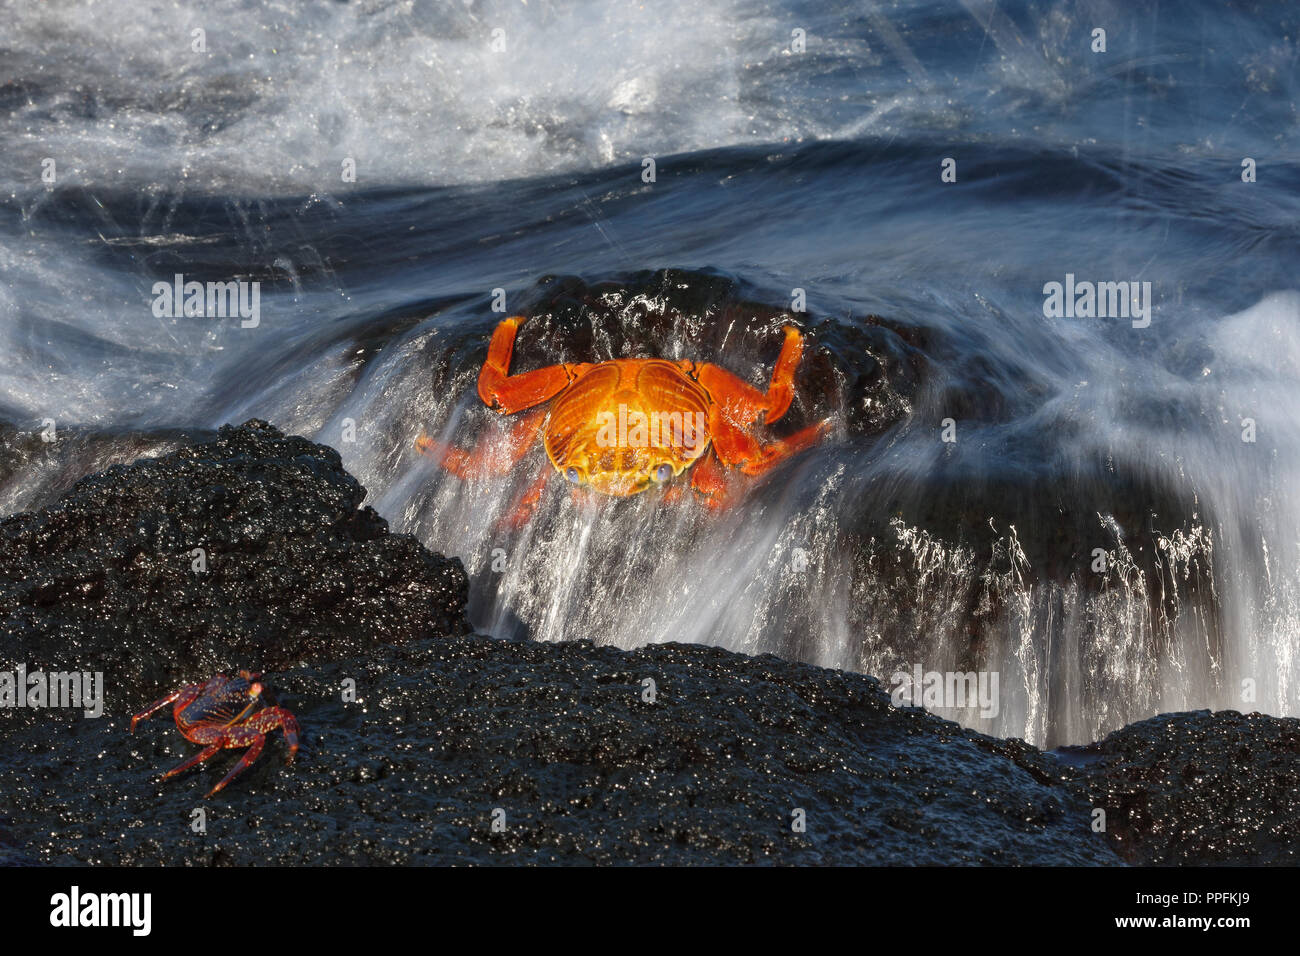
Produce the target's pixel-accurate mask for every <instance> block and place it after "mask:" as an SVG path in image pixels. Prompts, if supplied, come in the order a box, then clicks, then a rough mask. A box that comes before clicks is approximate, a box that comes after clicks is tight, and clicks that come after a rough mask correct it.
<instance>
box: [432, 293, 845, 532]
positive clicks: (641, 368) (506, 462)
mask: <svg viewBox="0 0 1300 956" xmlns="http://www.w3.org/2000/svg"><path fill="white" fill-rule="evenodd" d="M523 321H524V320H523V318H522V317H521V316H513V317H511V318H508V319H505V320H504V321H502V322H501V323H500V324H499V325H498V326H497V328H496V331H495V332H494V333H493V334H492V342H491V344H490V345H489V347H488V354H487V360H486V361H485V362H484V363H483V368H482V369H481V370H480V372H479V377H478V394H479V398H481V399H482V400H483V403H484V404H485V405H487V406H488V407H489V408H492V409H495V410H496V411H498V412H500V413H501V414H502V415H512V414H515V413H516V412H522V411H525V410H528V409H533V411H532V412H530V413H529V414H528V415H525V416H524V417H523V418H521V419H520V420H519V422H518V423H517V424H515V426H514V427H513V428H512V429H510V430H509V431H508V432H507V433H506V435H505V439H504V445H503V443H501V442H495V443H493V442H487V441H485V442H483V443H480V445H479V446H478V447H477V448H476V449H475V450H474V451H471V452H466V451H462V450H460V449H458V448H454V447H451V446H449V445H446V444H443V443H440V442H437V441H434V440H433V439H431V438H429V437H428V436H427V435H421V436H420V438H419V439H418V440H417V441H416V447H417V449H419V451H421V452H422V453H424V454H426V455H432V456H434V457H436V458H437V459H438V460H439V462H440V464H441V465H442V467H443V468H445V469H447V470H448V471H450V472H452V473H453V474H455V475H457V476H459V477H461V478H469V477H474V476H478V475H485V474H503V473H504V472H506V471H508V470H509V469H510V468H511V467H513V466H514V464H515V463H516V462H517V461H518V460H519V459H520V458H522V457H523V455H524V453H525V452H526V451H527V450H528V449H529V447H531V445H532V444H533V442H534V441H535V440H536V439H537V436H538V435H539V434H541V435H542V438H543V444H544V446H545V448H546V454H547V457H549V458H550V460H551V464H552V465H553V466H554V468H555V470H556V471H557V472H559V473H560V474H561V475H563V476H564V477H565V479H566V480H568V481H570V482H572V483H573V484H575V485H579V486H584V487H588V488H591V489H592V490H593V491H596V492H599V493H601V494H605V495H611V496H614V497H619V498H623V497H628V496H630V495H635V494H637V493H639V492H641V491H644V490H645V489H646V488H649V487H651V486H653V485H657V484H664V483H666V482H668V481H670V480H671V479H673V478H674V477H676V476H677V475H680V474H682V473H683V472H684V471H686V470H687V469H688V468H692V466H694V467H693V468H692V471H691V480H690V485H691V488H692V490H694V491H695V492H696V493H697V494H699V495H700V496H701V497H703V498H704V500H705V501H706V502H708V503H709V504H711V505H712V506H715V507H716V506H721V505H723V504H726V503H728V502H729V500H730V494H729V493H730V491H731V481H730V471H731V470H732V469H734V470H736V471H739V472H740V473H742V474H745V475H749V476H757V475H761V474H763V473H764V472H766V471H769V470H770V469H772V468H774V467H775V466H776V465H778V464H780V463H781V462H782V461H785V460H786V459H787V458H789V457H791V456H792V455H795V454H798V453H799V452H801V451H803V450H804V449H806V448H808V447H810V446H811V445H813V444H815V443H816V442H817V441H818V440H819V439H821V438H822V437H823V436H824V435H825V434H826V433H827V432H828V430H829V429H830V424H831V423H830V421H822V422H818V423H816V424H813V425H809V426H808V427H806V428H803V429H801V430H799V431H797V432H795V433H794V434H793V435H789V436H788V437H785V438H770V439H765V438H760V437H759V433H758V430H759V428H760V427H765V426H768V425H771V424H772V423H774V422H776V421H777V420H778V419H780V418H781V416H783V415H784V414H785V413H786V411H787V410H788V409H789V408H790V403H791V401H792V400H793V398H794V373H795V369H796V368H797V367H798V365H799V359H800V358H801V356H802V355H803V334H802V333H801V332H800V331H799V330H798V329H796V328H795V327H794V326H791V325H787V326H785V329H784V332H785V339H784V342H783V343H782V346H781V354H780V355H779V356H778V357H777V360H776V365H775V367H774V368H773V370H772V380H771V382H770V384H769V385H768V387H767V390H766V391H759V390H758V389H756V388H754V386H752V385H750V384H749V383H748V382H746V381H743V380H742V379H740V378H738V377H737V376H736V375H733V374H732V373H731V372H728V371H727V370H726V369H724V368H721V367H719V366H717V365H713V364H712V363H708V362H694V361H691V360H689V359H682V360H679V361H669V360H667V359H612V360H610V361H605V362H597V363H594V364H593V363H590V362H582V363H574V364H565V365H551V366H548V367H546V368H539V369H536V370H535V371H531V372H521V373H516V374H513V375H512V374H511V373H510V357H511V355H512V353H513V351H514V344H515V336H516V334H517V333H518V330H519V326H520V325H521V324H522V323H523ZM538 406H545V407H538ZM545 477H546V476H545V474H543V475H539V476H538V478H537V479H536V480H535V481H534V482H533V485H532V487H531V488H530V489H529V491H528V492H527V493H526V494H525V496H524V498H523V500H522V501H521V503H520V507H519V508H518V509H516V512H515V519H516V521H517V520H519V519H521V518H523V517H525V516H526V515H527V513H528V512H529V511H531V509H532V507H533V506H535V505H536V503H537V500H538V499H539V498H540V497H541V493H542V485H543V482H544V480H545ZM678 494H680V492H679V491H678V490H677V489H671V494H670V495H669V496H667V497H669V498H672V497H676V496H677V495H678Z"/></svg>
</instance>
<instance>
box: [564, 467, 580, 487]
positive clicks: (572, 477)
mask: <svg viewBox="0 0 1300 956" xmlns="http://www.w3.org/2000/svg"><path fill="white" fill-rule="evenodd" d="M564 477H565V478H568V479H569V481H571V482H573V483H574V484H575V485H578V484H581V483H582V476H581V475H579V474H578V469H576V468H572V467H571V468H566V469H565V471H564Z"/></svg>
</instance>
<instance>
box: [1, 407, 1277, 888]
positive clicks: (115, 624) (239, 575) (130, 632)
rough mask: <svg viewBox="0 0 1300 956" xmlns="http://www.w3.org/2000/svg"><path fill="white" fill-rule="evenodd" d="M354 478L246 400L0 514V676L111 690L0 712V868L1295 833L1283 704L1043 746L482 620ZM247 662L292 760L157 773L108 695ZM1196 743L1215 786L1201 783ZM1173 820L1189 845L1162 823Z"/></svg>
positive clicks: (867, 690)
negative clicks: (64, 671)
mask: <svg viewBox="0 0 1300 956" xmlns="http://www.w3.org/2000/svg"><path fill="white" fill-rule="evenodd" d="M363 497H364V492H363V490H362V489H361V488H360V486H359V485H357V483H356V482H355V481H354V480H353V479H352V478H350V477H349V476H348V475H347V474H346V473H345V472H344V471H343V470H342V467H341V465H340V463H339V459H338V456H337V455H336V454H335V453H334V452H332V451H331V450H329V449H327V448H323V447H321V446H319V445H315V444H312V443H310V442H307V441H304V440H302V439H297V438H285V437H284V436H283V435H281V434H280V433H278V432H277V431H275V430H274V429H272V428H270V427H269V426H267V425H265V424H263V423H258V422H251V423H248V424H247V425H244V426H242V427H240V428H238V429H223V430H222V432H221V434H220V435H219V436H218V438H217V439H216V440H215V441H212V442H208V443H206V444H200V445H196V446H194V447H192V448H188V449H185V450H184V451H181V452H177V453H176V454H173V455H170V456H167V457H165V458H161V459H157V460H152V461H141V462H137V463H136V464H134V465H131V466H128V467H123V468H114V469H110V470H109V471H108V472H105V473H104V474H101V475H98V476H95V477H93V478H89V479H87V480H85V481H83V482H81V483H79V484H78V485H77V486H76V487H74V488H73V489H72V490H71V491H70V492H69V493H68V494H67V495H66V496H65V497H64V498H63V499H62V500H61V501H60V502H59V503H57V504H56V505H54V506H52V507H51V508H49V509H47V510H44V511H40V512H36V513H32V514H24V515H19V516H15V517H13V518H10V519H7V520H5V521H4V522H0V614H3V617H2V618H0V620H2V621H3V624H2V625H0V668H6V667H12V666H15V665H16V664H18V663H23V664H26V666H27V667H29V668H34V667H37V666H45V667H50V666H61V667H66V668H76V669H84V670H100V671H103V672H104V679H105V684H106V702H105V708H104V715H103V716H102V717H100V718H89V717H85V716H83V715H82V714H81V713H80V712H78V711H69V710H35V709H31V708H21V709H4V710H0V775H3V779H4V780H5V781H6V784H5V786H4V787H3V788H0V863H11V864H12V863H22V862H36V863H52V862H86V863H123V864H158V863H166V864H252V863H259V864H261V863H282V864H295V863H318V864H337V863H412V862H414V863H446V862H482V863H532V862H552V861H555V862H566V863H588V862H600V863H620V862H622V863H656V862H668V863H762V862H770V863H792V864H794V863H803V864H809V863H812V864H818V863H820V864H827V863H902V864H924V863H994V864H1019V863H1041V864H1118V863H1121V862H1122V858H1121V856H1120V854H1119V853H1117V851H1116V848H1117V847H1118V848H1119V849H1120V851H1122V852H1123V853H1124V854H1125V855H1126V856H1127V858H1128V859H1130V860H1143V859H1148V858H1151V859H1161V860H1164V859H1172V858H1173V857H1171V856H1170V851H1169V849H1168V848H1170V847H1173V846H1175V845H1177V846H1178V847H1179V851H1178V856H1177V859H1179V860H1180V861H1183V862H1201V861H1213V860H1216V859H1220V858H1223V857H1222V853H1223V852H1224V847H1225V844H1223V843H1221V842H1217V841H1216V840H1215V839H1213V836H1212V834H1211V833H1210V831H1211V830H1212V829H1213V828H1214V827H1216V826H1217V827H1220V828H1221V829H1222V831H1223V832H1227V831H1228V830H1231V831H1232V833H1233V842H1232V843H1231V844H1230V847H1231V851H1232V852H1233V853H1237V854H1239V855H1238V856H1233V857H1231V858H1232V859H1238V858H1243V857H1242V856H1241V854H1244V853H1245V852H1246V851H1247V849H1249V850H1250V853H1251V854H1253V855H1251V857H1250V858H1251V859H1252V860H1254V861H1259V862H1264V861H1273V860H1279V859H1285V858H1287V854H1288V853H1290V852H1291V850H1290V847H1288V846H1287V845H1286V844H1287V840H1288V837H1289V836H1293V833H1292V831H1291V830H1288V829H1286V826H1285V825H1283V824H1275V823H1273V822H1270V821H1283V820H1286V819H1289V820H1290V821H1291V823H1290V826H1291V827H1294V820H1295V819H1296V817H1297V813H1296V810H1297V807H1296V796H1295V792H1294V790H1295V788H1294V785H1293V784H1294V776H1293V774H1294V763H1292V764H1291V770H1290V771H1289V772H1290V773H1291V774H1292V776H1291V777H1287V776H1286V774H1287V772H1288V771H1286V770H1285V768H1284V767H1283V765H1282V764H1280V763H1278V761H1283V760H1285V759H1288V757H1287V753H1288V752H1287V751H1286V750H1285V747H1286V746H1289V747H1291V748H1292V749H1291V751H1290V754H1291V759H1293V756H1294V746H1295V739H1296V736H1295V735H1296V725H1297V722H1296V721H1289V722H1288V721H1273V720H1271V719H1259V718H1235V720H1236V721H1237V722H1236V723H1234V722H1232V721H1233V719H1232V718H1229V717H1225V716H1224V715H1217V716H1216V717H1208V716H1206V715H1199V714H1194V715H1181V716H1175V717H1169V718H1163V719H1162V720H1163V721H1164V724H1163V725H1162V726H1165V727H1174V728H1178V727H1184V726H1185V727H1187V728H1189V729H1188V730H1187V731H1186V732H1185V733H1184V732H1182V731H1178V732H1170V733H1166V734H1165V735H1164V736H1163V737H1162V736H1160V734H1157V733H1154V732H1153V733H1152V734H1147V733H1145V732H1138V733H1137V734H1136V736H1134V737H1133V738H1132V739H1131V741H1130V742H1127V743H1126V742H1124V741H1128V740H1129V738H1124V737H1123V734H1120V735H1113V736H1112V737H1111V738H1108V740H1107V741H1105V742H1103V743H1102V744H1099V745H1097V748H1098V750H1097V752H1096V753H1093V752H1088V753H1086V754H1080V755H1076V758H1075V759H1072V760H1070V761H1064V762H1063V761H1060V760H1058V759H1057V758H1055V757H1054V756H1052V755H1050V754H1044V753H1042V752H1040V751H1038V750H1036V749H1035V748H1033V747H1031V746H1028V745H1027V744H1024V743H1022V742H1020V741H1014V740H1011V741H1002V740H996V739H993V738H990V737H986V736H983V735H980V734H976V733H973V732H970V731H966V730H963V729H961V728H959V727H957V726H956V725H955V724H952V723H949V722H947V721H943V720H941V719H939V718H937V717H935V716H932V715H930V714H927V713H925V712H923V711H921V710H919V709H896V708H894V707H893V706H891V704H890V702H889V698H888V696H887V695H886V694H885V693H884V691H883V690H882V689H881V687H880V686H879V684H878V683H877V682H876V681H875V680H873V679H872V678H870V677H865V676H861V675H855V674H847V673H840V672H836V671H828V670H823V669H820V668H815V667H811V666H807V665H803V664H795V663H790V662H786V661H783V660H780V659H778V658H775V657H770V656H768V657H761V658H749V657H744V656H742V655H737V654H733V653H729V652H726V651H722V650H719V649H714V648H707V647H699V646H683V645H654V646H649V647H646V648H643V649H640V650H637V651H632V652H627V651H621V650H618V649H615V648H609V647H596V646H594V645H593V644H591V643H589V642H586V641H573V642H568V643H564V644H540V643H530V642H507V641H499V640H494V639H491V638H487V637H482V636H477V635H473V634H470V633H468V628H467V625H466V624H465V621H464V617H463V607H464V601H465V582H464V576H463V574H462V572H461V570H460V568H459V565H458V563H456V562H454V561H447V560H446V559H443V558H440V557H438V556H436V555H433V554H430V553H429V552H428V551H426V550H425V549H424V548H422V547H421V546H420V545H419V544H418V543H416V542H415V541H413V540H411V539H409V538H406V537H403V536H398V535H391V534H388V533H387V529H386V528H385V526H384V524H383V522H382V520H381V519H379V518H378V517H377V516H376V515H375V514H374V513H373V512H371V511H369V510H368V509H364V508H361V507H360V504H361V501H362V499H363ZM194 547H206V548H207V549H209V555H210V556H209V561H208V570H207V571H206V572H202V573H200V572H194V571H192V570H191V565H190V558H189V552H190V550H191V549H192V548H194ZM241 666H244V667H273V668H274V669H275V672H274V674H273V675H270V676H269V680H270V681H271V688H270V696H272V697H273V698H274V699H275V700H276V701H277V702H278V703H279V704H281V705H282V706H285V707H287V708H289V709H290V710H292V711H293V712H295V713H296V714H297V715H298V717H299V719H300V721H301V723H302V726H303V732H304V740H303V745H302V749H301V750H300V752H299V754H298V759H297V761H296V762H295V763H294V764H293V765H292V766H290V767H286V766H285V764H284V762H283V756H284V753H285V750H284V743H283V740H282V738H281V737H280V735H279V733H278V732H277V733H276V734H275V735H274V739H273V740H272V741H271V743H270V745H269V746H268V747H267V749H266V751H265V753H264V754H263V756H262V758H261V760H260V761H259V762H258V763H257V764H256V765H255V766H254V767H253V768H252V769H251V770H249V771H248V772H247V773H245V774H244V775H243V776H242V777H240V778H238V780H237V781H236V782H235V783H234V784H232V785H231V787H230V788H228V789H227V790H226V791H223V792H222V793H221V794H219V795H218V796H217V797H216V798H213V799H210V800H205V799H204V798H203V794H205V793H206V791H207V790H208V788H209V787H210V786H211V785H212V783H213V782H215V780H216V779H218V777H219V775H221V774H223V773H224V772H225V771H226V770H227V769H228V768H229V766H230V765H231V764H233V763H234V762H235V760H236V759H237V755H236V754H235V753H234V752H228V753H223V754H221V755H219V756H218V757H216V758H214V759H213V760H212V761H211V762H210V763H209V765H207V766H206V767H205V768H204V769H203V770H202V771H196V772H192V773H189V774H186V775H183V776H180V777H178V778H175V779H172V780H169V781H167V782H165V783H160V782H159V781H158V779H157V778H158V774H159V773H160V772H161V771H163V770H165V769H168V768H170V767H171V766H173V765H175V764H177V763H179V762H181V761H182V760H183V759H185V758H186V757H188V756H189V755H190V754H192V753H193V752H194V751H195V747H194V746H193V745H192V744H190V743H188V742H186V741H185V740H184V738H182V737H181V735H180V734H179V733H178V732H177V730H176V729H175V726H174V724H173V723H172V721H171V718H170V715H168V714H167V713H165V712H164V713H160V714H159V715H157V716H156V717H155V718H154V719H153V720H152V721H149V722H147V723H145V724H143V725H141V727H140V728H139V729H138V730H137V732H136V733H135V734H131V733H130V732H129V724H130V715H131V713H132V712H134V711H136V710H138V709H140V708H142V707H143V706H145V705H146V704H148V703H149V702H150V701H151V700H152V699H153V698H154V697H156V696H158V695H160V694H162V693H165V692H166V691H167V690H170V689H171V688H172V687H173V686H174V685H176V684H179V683H181V682H186V681H197V680H202V679H204V678H206V677H208V676H210V674H211V673H212V672H213V671H214V670H216V669H218V668H227V669H230V668H234V667H241ZM351 688H355V695H356V696H355V699H351V697H350V694H349V693H348V691H349V690H350V689H351ZM1224 720H1227V721H1228V724H1222V723H1216V721H1224ZM1144 726H1145V725H1138V728H1142V727H1144ZM1133 729H1134V728H1129V730H1133ZM1127 732H1128V731H1125V732H1123V733H1127ZM1288 741H1289V743H1288ZM1108 748H1109V749H1108ZM1270 748H1271V749H1270ZM1279 748H1281V749H1279ZM1242 753H1245V754H1246V757H1245V758H1242V757H1240V754H1242ZM1207 754H1216V755H1218V756H1214V757H1207V756H1206V755H1207ZM1269 754H1272V755H1273V756H1272V757H1269V756H1267V755H1269ZM1225 761H1226V762H1225ZM1234 761H1235V762H1234ZM1075 764H1081V765H1082V766H1075ZM1211 765H1212V766H1213V767H1216V768H1219V771H1222V773H1223V774H1227V773H1228V771H1229V770H1230V768H1231V767H1236V768H1239V773H1240V774H1241V779H1240V780H1239V781H1236V783H1235V784H1234V785H1232V786H1229V785H1227V784H1228V781H1227V780H1226V779H1221V778H1220V777H1219V776H1215V777H1214V779H1215V780H1216V781H1218V782H1216V783H1213V784H1212V785H1211V786H1210V787H1209V789H1206V790H1203V791H1202V790H1198V789H1197V786H1198V777H1197V773H1198V772H1201V773H1202V775H1203V776H1204V775H1206V774H1205V772H1206V771H1208V769H1209V768H1210V767H1211ZM1216 773H1218V771H1216ZM1189 774H1191V775H1190V776H1189ZM1261 775H1262V777H1263V779H1256V778H1258V777H1261ZM1288 780H1290V781H1291V783H1290V784H1288V782H1287V781H1288ZM1094 806H1104V807H1107V808H1108V814H1109V821H1110V826H1109V828H1108V832H1107V834H1106V835H1101V834H1097V833H1094V832H1093V831H1092V829H1091V826H1090V824H1091V821H1092V810H1093V807H1094ZM198 807H203V808H205V809H206V811H207V813H206V832H203V833H195V832H194V831H193V829H192V824H193V822H194V817H193V816H192V811H193V810H194V809H195V808H198ZM1189 813H1192V814H1194V819H1192V820H1191V823H1192V824H1194V825H1196V826H1197V827H1199V828H1200V832H1201V833H1202V834H1204V835H1206V836H1207V837H1208V838H1207V839H1199V838H1198V839H1196V840H1193V841H1191V842H1187V841H1184V842H1183V843H1176V841H1172V840H1171V839H1170V837H1169V834H1170V833H1172V832H1174V830H1176V829H1178V828H1186V827H1187V826H1188V825H1189V817H1188V816H1187V814H1189ZM1288 813H1289V814H1290V816H1289V817H1287V816H1286V814H1288ZM1243 815H1252V816H1253V818H1254V819H1257V820H1259V821H1261V823H1260V826H1259V827H1256V828H1253V829H1252V828H1250V827H1242V826H1241V825H1240V823H1239V822H1238V821H1239V820H1240V818H1241V817H1242V816H1243ZM799 822H802V823H803V826H802V827H800V826H798V825H797V824H798V823H799ZM1138 831H1140V832H1138ZM1290 842H1291V843H1292V844H1293V843H1294V840H1293V839H1292V840H1291V841H1290Z"/></svg>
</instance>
